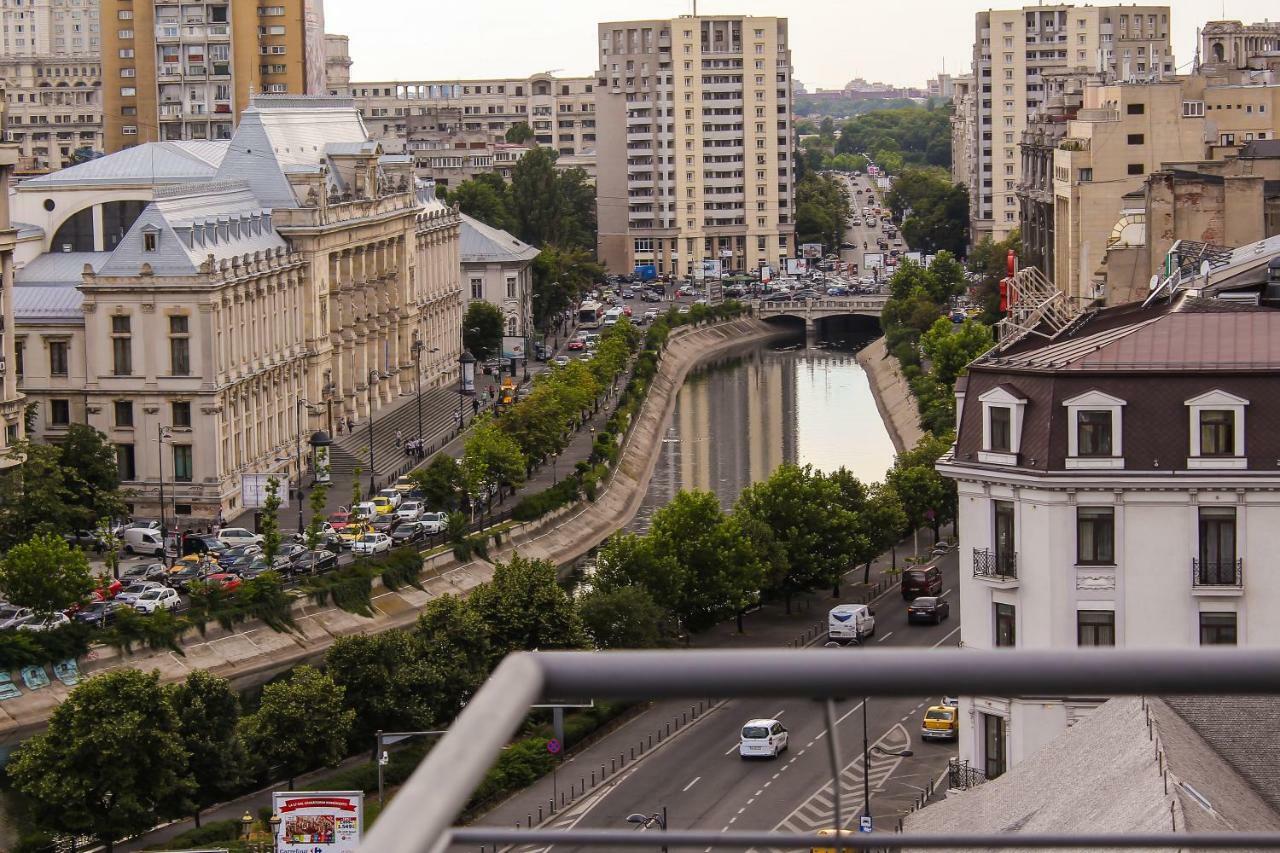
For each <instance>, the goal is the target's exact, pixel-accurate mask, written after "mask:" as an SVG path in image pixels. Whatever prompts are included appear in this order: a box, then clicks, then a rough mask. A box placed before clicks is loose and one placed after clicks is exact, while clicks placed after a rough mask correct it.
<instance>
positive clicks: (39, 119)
mask: <svg viewBox="0 0 1280 853" xmlns="http://www.w3.org/2000/svg"><path fill="white" fill-rule="evenodd" d="M0 16H3V19H4V27H3V33H0V90H3V92H4V100H5V112H6V114H7V128H6V129H7V131H8V133H7V141H9V142H13V143H14V144H16V145H17V146H18V164H17V170H16V171H17V172H18V173H19V174H28V175H29V174H39V173H41V172H48V171H51V170H53V169H60V168H62V167H63V166H67V165H70V163H71V158H72V155H73V153H74V152H75V150H76V149H77V148H91V149H94V150H95V151H102V68H101V62H100V58H99V38H100V34H99V32H98V3H97V0H0Z"/></svg>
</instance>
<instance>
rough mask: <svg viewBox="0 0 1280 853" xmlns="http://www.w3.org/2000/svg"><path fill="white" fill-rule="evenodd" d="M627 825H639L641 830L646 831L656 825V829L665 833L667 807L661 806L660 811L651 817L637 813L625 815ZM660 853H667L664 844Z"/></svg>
mask: <svg viewBox="0 0 1280 853" xmlns="http://www.w3.org/2000/svg"><path fill="white" fill-rule="evenodd" d="M627 823H636V824H639V825H640V828H641V829H648V828H649V827H650V826H653V825H654V824H657V825H658V829H660V830H662V831H663V832H666V831H667V807H666V806H663V807H662V811H660V812H654V813H653V814H651V815H646V814H639V813H636V814H632V815H627ZM662 853H667V845H666V844H663V845H662Z"/></svg>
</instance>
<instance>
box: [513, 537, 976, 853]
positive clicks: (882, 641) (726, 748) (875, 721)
mask: <svg viewBox="0 0 1280 853" xmlns="http://www.w3.org/2000/svg"><path fill="white" fill-rule="evenodd" d="M942 565H943V576H944V582H945V586H944V588H945V589H946V590H947V592H946V593H945V594H946V596H947V598H948V599H949V600H950V601H951V603H952V607H953V608H957V605H958V604H959V602H958V599H957V597H956V595H955V587H956V583H957V568H956V556H955V553H954V552H952V553H951V554H950V555H948V556H947V557H946V558H944V560H943V563H942ZM876 611H877V612H876V627H877V633H876V637H875V638H874V639H873V640H871V641H870V643H869V645H868V646H866V647H863V648H843V649H829V650H825V649H824V650H822V651H821V653H823V654H846V655H851V656H852V655H859V654H875V649H876V648H878V647H880V646H885V647H889V646H898V647H901V646H910V647H930V646H941V645H954V644H955V643H956V642H957V640H958V637H959V627H960V618H959V616H960V614H959V612H958V609H956V610H955V611H954V612H953V613H952V616H951V618H950V619H949V620H947V621H946V622H943V623H942V624H941V625H938V626H932V625H930V626H921V625H912V626H908V625H907V622H906V611H905V606H904V605H903V604H902V600H901V598H900V597H899V595H898V593H897V591H896V589H895V590H891V591H890V592H889V593H888V594H886V595H885V596H884V597H883V598H881V599H880V600H879V602H878V603H877V605H876ZM820 645H821V642H820V641H819V646H820ZM938 700H939V697H923V696H922V697H918V698H910V699H871V700H870V703H869V713H868V716H867V728H868V735H869V739H870V743H871V744H872V745H877V744H878V745H880V746H882V747H883V748H885V749H887V750H891V751H900V750H903V749H911V750H913V751H914V753H915V754H914V755H913V756H912V757H910V758H896V757H895V758H889V757H884V756H880V755H876V754H873V755H872V759H871V766H870V778H871V792H872V814H873V815H874V816H875V818H876V825H877V828H878V829H882V830H886V831H889V830H891V829H892V827H893V826H894V825H895V824H896V822H897V819H898V818H899V817H900V816H901V815H902V814H904V813H905V812H906V811H907V810H908V809H909V808H910V805H911V803H912V801H913V800H914V798H915V797H916V795H917V794H918V793H919V792H920V790H921V789H923V788H925V787H926V786H927V785H928V783H929V781H930V780H936V779H938V777H939V776H940V775H941V774H942V773H944V772H945V770H946V765H947V758H949V757H951V756H953V755H954V754H955V747H954V745H951V744H945V743H936V742H929V743H923V742H921V741H920V739H919V737H918V736H917V732H918V731H919V727H920V718H921V716H922V714H923V711H924V708H925V707H926V706H927V705H928V704H932V703H933V702H936V701H938ZM863 708H864V705H863V702H862V700H861V699H860V698H858V699H854V698H850V699H849V700H846V701H843V702H840V703H838V705H837V710H836V727H835V731H836V734H837V735H838V743H839V751H840V766H841V792H842V804H843V805H842V810H841V813H842V822H844V823H845V824H846V825H850V824H852V825H856V823H857V815H858V814H859V813H860V811H861V808H862V796H863V786H862V727H863V717H862V714H863ZM753 717H777V718H778V719H779V720H781V721H782V723H783V724H784V725H785V726H787V728H788V729H789V731H790V733H791V748H790V750H789V751H788V752H786V753H784V754H783V755H782V757H780V758H779V759H776V760H765V761H754V760H753V761H744V760H743V759H741V758H739V757H738V730H739V729H740V728H741V725H742V723H744V722H745V721H746V720H748V719H750V718H753ZM830 737H831V733H830V731H828V727H827V724H826V721H825V710H824V707H823V705H822V704H820V703H818V702H814V701H811V700H806V699H802V698H798V699H789V700H785V701H778V700H773V699H771V700H763V701H757V700H747V699H735V700H730V701H728V702H724V703H722V704H721V705H720V706H718V707H717V708H716V709H715V710H713V711H711V712H709V713H707V714H705V715H704V716H703V717H702V718H701V719H700V720H699V721H698V722H697V723H694V724H692V725H690V726H688V727H687V728H686V729H684V730H683V731H682V732H681V733H680V734H679V735H676V736H674V737H672V738H671V739H670V740H669V741H668V742H667V744H666V745H664V746H663V747H661V748H659V749H657V750H655V751H654V752H653V753H652V754H651V755H650V756H649V757H647V758H646V759H645V760H643V761H640V762H638V763H637V764H636V765H635V766H634V769H633V770H630V771H627V772H625V773H622V774H619V776H618V777H617V781H616V782H615V783H614V784H612V785H611V786H609V787H607V788H603V789H602V790H601V791H600V792H599V793H598V794H595V795H592V796H589V797H587V798H585V799H583V800H581V801H579V803H577V804H576V805H575V806H574V807H573V808H571V809H569V810H568V811H566V812H565V813H563V815H562V816H561V817H559V818H558V819H557V820H556V821H555V822H554V823H553V824H552V825H553V826H555V827H556V828H567V827H570V826H580V827H596V828H605V827H612V828H617V827H623V826H626V825H627V824H626V818H627V815H629V814H632V813H634V812H644V813H653V812H655V811H660V810H661V809H662V808H663V807H664V806H665V807H666V808H667V814H668V821H669V826H670V827H671V828H677V827H679V828H698V829H704V830H706V829H712V830H716V829H718V830H722V831H723V830H729V829H785V830H801V831H811V830H814V829H818V828H822V827H827V826H831V825H833V823H834V802H833V799H834V798H833V796H832V785H831V781H832V773H831V766H832V765H831V756H830V751H829V744H830ZM521 849H522V850H523V851H530V853H531V851H534V850H538V849H548V848H536V847H525V848H521ZM560 849H562V848H559V847H558V848H557V850H560ZM583 849H584V851H585V848H583Z"/></svg>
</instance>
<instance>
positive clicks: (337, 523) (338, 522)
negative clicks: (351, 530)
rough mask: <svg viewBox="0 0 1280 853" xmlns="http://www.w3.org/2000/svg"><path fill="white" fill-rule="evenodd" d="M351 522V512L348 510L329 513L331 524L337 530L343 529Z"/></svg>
mask: <svg viewBox="0 0 1280 853" xmlns="http://www.w3.org/2000/svg"><path fill="white" fill-rule="evenodd" d="M350 523H351V513H349V512H347V511H346V510H342V511H339V512H331V513H329V526H330V527H332V528H333V529H334V530H336V531H340V530H342V528H344V527H346V526H347V525H348V524H350Z"/></svg>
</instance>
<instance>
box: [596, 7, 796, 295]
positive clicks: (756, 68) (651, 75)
mask: <svg viewBox="0 0 1280 853" xmlns="http://www.w3.org/2000/svg"><path fill="white" fill-rule="evenodd" d="M598 43H599V48H600V70H599V71H598V72H597V79H596V94H597V103H596V108H597V111H598V113H599V123H600V145H599V147H598V148H597V181H596V187H597V189H596V201H597V203H596V207H597V218H598V221H599V238H598V251H597V254H598V256H599V258H600V260H601V261H602V262H603V263H604V264H606V265H607V266H608V268H609V269H610V270H611V271H612V272H615V273H628V272H631V270H632V269H633V268H634V267H635V266H636V265H639V264H653V265H654V266H656V267H657V270H658V272H659V273H665V274H674V275H690V274H693V273H694V272H695V271H700V270H701V268H702V262H703V261H718V262H720V264H721V265H722V268H723V269H724V270H725V271H729V270H735V271H746V270H755V269H758V268H759V267H760V266H762V265H764V264H768V265H771V266H775V267H781V266H782V264H783V260H784V259H785V258H787V257H794V256H795V254H796V247H795V245H794V243H795V239H794V235H795V221H794V209H795V186H794V182H795V171H794V163H792V158H791V152H792V149H793V139H792V137H793V127H792V124H791V113H792V85H793V84H792V69H791V48H790V43H789V42H788V39H787V20H786V18H774V17H749V16H734V15H722V16H701V17H692V16H682V17H679V18H672V19H662V20H651V21H624V22H615V23H602V24H600V25H599V27H598Z"/></svg>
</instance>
